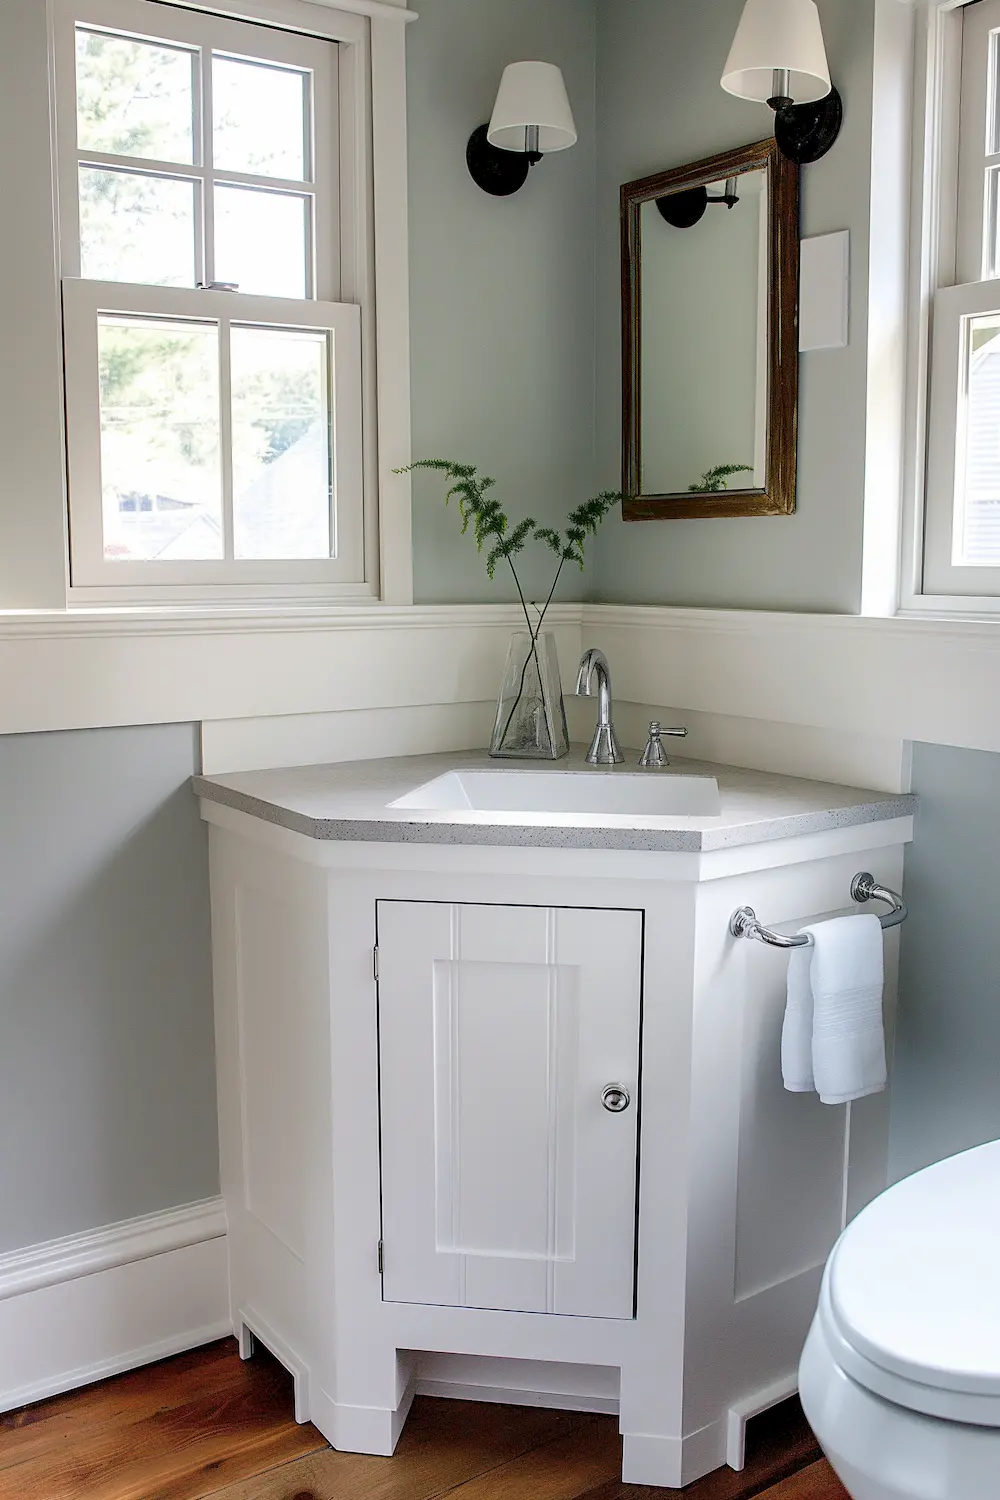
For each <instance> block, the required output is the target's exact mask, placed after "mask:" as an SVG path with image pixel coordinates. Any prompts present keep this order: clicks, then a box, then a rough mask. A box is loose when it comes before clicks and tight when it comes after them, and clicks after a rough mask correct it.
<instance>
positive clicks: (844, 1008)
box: [781, 915, 886, 1104]
mask: <svg viewBox="0 0 1000 1500" xmlns="http://www.w3.org/2000/svg"><path fill="white" fill-rule="evenodd" d="M802 932H803V934H804V935H805V936H807V937H809V938H810V939H811V942H810V945H809V947H808V948H797V949H796V950H795V952H794V953H793V954H792V955H791V959H792V961H791V962H790V963H789V970H788V1005H787V1007H786V1010H785V1025H784V1027H783V1028H782V1037H781V1060H782V1072H783V1075H784V1078H785V1086H786V1088H791V1089H793V1090H795V1091H798V1092H802V1091H803V1090H804V1089H807V1088H809V1087H810V1086H814V1087H815V1089H816V1092H817V1093H818V1094H819V1097H820V1099H821V1100H822V1101H823V1103H824V1104H845V1103H847V1102H848V1101H849V1100H851V1099H863V1098H864V1097H865V1095H866V1094H876V1093H878V1092H879V1090H880V1089H883V1088H885V1082H886V1066H885V1030H884V1026H883V1022H882V987H883V966H882V942H883V939H882V925H881V923H880V922H879V919H878V917H876V916H869V915H863V916H856V917H836V918H835V919H834V920H833V921H832V922H817V923H816V924H815V925H813V926H811V927H804V928H803V929H802ZM796 960H797V962H796ZM810 1030H811V1037H810ZM807 1039H809V1040H810V1041H811V1045H810V1046H809V1047H808V1049H807ZM807 1050H808V1054H809V1055H808V1059H807ZM810 1063H811V1067H810V1066H809V1064H810ZM810 1078H811V1080H812V1085H810V1082H809V1080H810Z"/></svg>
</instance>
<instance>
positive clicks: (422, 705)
mask: <svg viewBox="0 0 1000 1500" xmlns="http://www.w3.org/2000/svg"><path fill="white" fill-rule="evenodd" d="M551 618H552V622H553V626H554V628H555V630H556V634H557V638H558V641H559V648H560V658H561V662H562V666H563V674H564V683H565V685H566V686H567V687H569V686H570V685H571V683H572V676H571V674H572V672H573V670H574V668H575V665H576V660H577V659H578V656H579V653H580V651H581V649H582V647H583V646H584V645H588V646H589V645H598V646H601V647H602V648H603V649H604V650H605V652H606V653H607V655H608V657H609V659H610V661H611V665H612V671H613V676H614V687H615V696H616V700H617V701H618V703H620V704H625V703H634V704H637V705H640V706H643V708H644V709H645V708H646V707H648V706H650V705H662V706H664V707H663V711H664V712H666V711H667V710H668V708H669V711H670V712H671V713H676V714H677V715H678V716H679V717H680V718H681V722H684V719H685V717H686V716H690V717H691V721H692V723H693V724H697V726H698V728H699V731H701V732H703V737H704V739H705V741H706V743H709V744H711V745H712V746H714V747H717V748H714V749H713V751H712V753H714V754H721V755H722V756H723V758H725V757H726V755H727V754H729V755H731V756H734V758H738V755H734V752H735V751H738V750H739V746H740V745H741V744H742V745H743V747H744V748H743V751H742V752H741V753H743V754H750V753H752V754H754V755H755V756H758V757H759V756H760V755H761V754H762V753H764V752H763V751H762V748H761V747H762V745H763V746H764V750H766V753H767V754H768V756H770V755H771V747H772V746H773V751H774V754H775V755H776V756H784V757H785V759H784V760H780V761H775V760H770V759H769V761H768V764H781V766H782V768H783V769H787V770H795V771H798V772H799V773H800V774H810V770H809V766H810V765H811V764H812V763H813V761H815V766H816V769H815V770H813V771H812V772H811V774H814V775H821V776H822V775H835V774H837V775H839V776H840V779H846V780H852V781H858V780H867V781H869V782H872V783H873V784H875V785H889V784H891V782H892V779H893V776H894V774H895V772H894V769H893V768H894V766H895V763H896V759H897V756H901V755H902V744H903V742H904V741H907V740H927V741H930V742H932V743H937V744H948V745H956V746H963V747H966V748H969V749H979V750H991V751H1000V693H998V692H997V690H996V688H997V683H998V682H1000V627H998V625H997V624H995V623H990V622H977V621H974V620H968V621H963V620H951V621H948V620H923V619H921V620H917V619H904V618H898V619H873V618H863V617H860V616H853V615H792V614H787V615H785V614H763V613H757V612H753V611H737V610H732V611H726V610H695V609H661V608H644V607H640V606H618V605H560V606H557V607H556V608H555V609H554V610H553V612H552V616H551ZM518 624H519V614H518V611H517V609H516V608H514V607H511V606H507V605H474V606H463V605H458V606H449V607H444V606H442V607H438V606H433V607H431V606H424V607H414V608H408V609H395V608H388V607H384V606H379V605H374V606H370V607H366V608H353V609H348V608H342V609H338V610H332V611H329V612H323V613H319V612H309V611H304V612H301V613H299V614H286V615H250V614H245V615H242V616H227V617H225V618H219V619H214V620H206V618H205V617H204V615H190V616H184V615H169V614H165V615H159V616H157V615H153V614H145V615H143V614H135V615H128V614H125V615H117V616H112V615H102V614H94V615H90V616H86V617H80V616H77V615H74V616H66V615H65V614H52V615H39V616H33V617H32V616H25V615H17V616H7V617H3V616H0V682H2V684H3V692H2V693H0V733H7V734H10V733H14V734H16V733H20V732H26V731H31V730H48V729H79V728H91V727H94V726H97V725H114V724H145V723H169V722H178V721H191V720H198V721H201V720H263V719H270V718H275V717H278V718H299V719H301V718H303V717H307V716H312V715H324V714H342V713H359V712H367V711H371V710H384V709H390V708H391V709H396V708H404V709H408V710H410V709H427V708H435V707H447V708H449V709H454V708H456V707H457V706H459V705H465V706H467V707H470V711H471V712H473V714H475V713H477V712H481V710H471V705H483V704H488V703H489V701H490V700H491V699H492V698H493V695H494V693H495V690H496V683H497V681H498V679H499V675H500V670H501V667H502V665H503V660H504V655H505V652H506V649H507V642H508V638H509V634H510V631H511V630H512V629H515V628H516V627H517V626H518ZM580 707H581V710H583V709H586V708H587V707H590V705H580ZM695 715H698V716H707V715H712V716H715V718H714V720H712V721H709V720H708V719H704V720H702V719H698V720H696V719H695V717H694V716H695ZM737 721H740V724H741V726H742V727H739V728H737V727H736V726H737ZM358 722H360V721H358ZM469 722H472V721H471V720H470V721H469ZM476 722H478V720H476ZM576 722H577V723H578V724H579V723H587V722H589V718H588V716H587V715H586V713H584V714H583V716H582V719H578V720H577V721H576ZM747 725H750V726H753V725H757V726H768V731H767V733H766V734H765V730H764V729H761V728H757V729H754V728H752V727H751V728H747ZM775 726H776V727H775ZM784 726H794V730H795V731H807V733H803V734H797V733H791V732H789V731H788V730H787V729H786V728H785V727H784ZM633 737H634V736H633ZM730 744H732V746H733V747H734V749H733V750H727V749H726V747H727V746H728V745H730ZM693 745H694V735H692V748H693ZM366 753H369V754H370V753H371V748H370V747H369V748H368V749H367V751H366ZM386 753H388V754H392V753H398V752H396V751H395V750H393V749H391V748H390V749H388V750H387V751H386ZM842 759H843V761H844V763H845V773H846V774H841V773H839V772H838V771H837V766H838V765H839V763H840V761H841V760H842ZM748 763H749V764H757V763H758V760H752V761H749V762H748ZM869 765H870V766H871V767H872V768H873V769H872V770H871V771H867V772H866V770H865V768H866V766H869ZM218 768H219V767H218V764H217V765H216V769H218ZM887 778H888V779H887Z"/></svg>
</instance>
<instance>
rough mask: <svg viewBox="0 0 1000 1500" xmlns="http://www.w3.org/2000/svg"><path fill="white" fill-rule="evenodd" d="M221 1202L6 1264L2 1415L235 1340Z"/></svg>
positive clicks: (113, 1228)
mask: <svg viewBox="0 0 1000 1500" xmlns="http://www.w3.org/2000/svg"><path fill="white" fill-rule="evenodd" d="M225 1236H226V1215H225V1209H224V1208H223V1204H222V1199H221V1198H213V1199H209V1200H208V1201H207V1202H204V1203H194V1204H189V1205H186V1206H184V1207H182V1208H176V1209H169V1210H167V1211H166V1212H164V1213H158V1214H148V1215H145V1216H144V1217H142V1218H138V1219H130V1220H127V1221H126V1222H125V1223H121V1224H112V1225H109V1226H108V1227H107V1228H104V1229H97V1230H90V1231H87V1232H85V1233H82V1234H76V1235H69V1236H67V1237H66V1238H65V1239H59V1240H51V1241H49V1242H48V1243H46V1244H43V1245H33V1246H30V1247H29V1248H28V1249H25V1250H15V1251H12V1252H10V1253H8V1254H6V1255H2V1256H0V1411H9V1410H12V1409H13V1408H15V1407H19V1406H24V1405H26V1404H27V1403H28V1402H31V1401H41V1400H43V1399H44V1398H45V1397H47V1396H52V1395H55V1394H57V1393H58V1392H59V1391H66V1390H73V1389H75V1388H76V1387H77V1386H81V1385H87V1384H88V1383H89V1382H91V1381H94V1380H103V1379H105V1378H106V1377H107V1376H109V1375H116V1374H118V1373H119V1372H121V1371H122V1370H130V1369H134V1368H135V1367H136V1366H138V1365H146V1364H150V1363H152V1362H153V1361H154V1360H157V1359H165V1358H166V1357H167V1356H168V1355H171V1354H178V1353H180V1351H181V1350H183V1349H193V1348H196V1347H197V1346H198V1345H200V1344H207V1343H210V1342H211V1341H212V1340H213V1339H218V1338H222V1337H223V1336H224V1335H226V1334H227V1333H231V1332H232V1323H231V1320H230V1316H229V1276H228V1266H227V1261H226V1238H225Z"/></svg>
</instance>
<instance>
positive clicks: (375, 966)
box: [372, 945, 378, 979]
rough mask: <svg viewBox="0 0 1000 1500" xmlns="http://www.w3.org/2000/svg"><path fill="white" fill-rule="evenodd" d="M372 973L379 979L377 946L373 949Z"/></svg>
mask: <svg viewBox="0 0 1000 1500" xmlns="http://www.w3.org/2000/svg"><path fill="white" fill-rule="evenodd" d="M372 972H373V974H374V975H375V978H376V979H377V978H378V946H377V945H376V946H375V947H374V948H373V949H372Z"/></svg>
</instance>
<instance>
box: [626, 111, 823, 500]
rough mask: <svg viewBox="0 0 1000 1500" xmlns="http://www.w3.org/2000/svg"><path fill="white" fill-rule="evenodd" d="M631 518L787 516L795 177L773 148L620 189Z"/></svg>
mask: <svg viewBox="0 0 1000 1500" xmlns="http://www.w3.org/2000/svg"><path fill="white" fill-rule="evenodd" d="M621 235H622V355H623V368H622V434H623V442H622V490H623V491H624V493H625V495H626V496H627V497H629V498H627V499H626V501H625V503H624V506H623V514H624V517H625V520H627V521H649V520H669V519H673V518H683V517H691V516H774V515H788V514H790V513H791V512H792V511H794V509H795V468H796V427H797V416H798V359H799V355H798V293H799V169H798V167H797V166H796V165H795V164H794V163H793V162H791V161H789V160H788V159H787V157H784V156H782V155H781V153H780V152H779V151H778V148H777V146H776V145H775V142H774V140H773V139H771V140H766V141H759V142H757V143H756V144H754V145H751V146H741V147H739V148H737V149H736V150H734V151H725V152H723V153H721V154H720V155H719V156H713V157H709V158H708V159H706V160H705V161H699V162H693V163H691V164H690V165H689V166H686V167H678V168H676V169H674V170H672V171H669V172H659V173H657V174H655V175H654V176H652V177H643V178H640V179H639V181H637V182H628V183H626V184H625V185H624V186H623V187H622V190H621Z"/></svg>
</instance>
